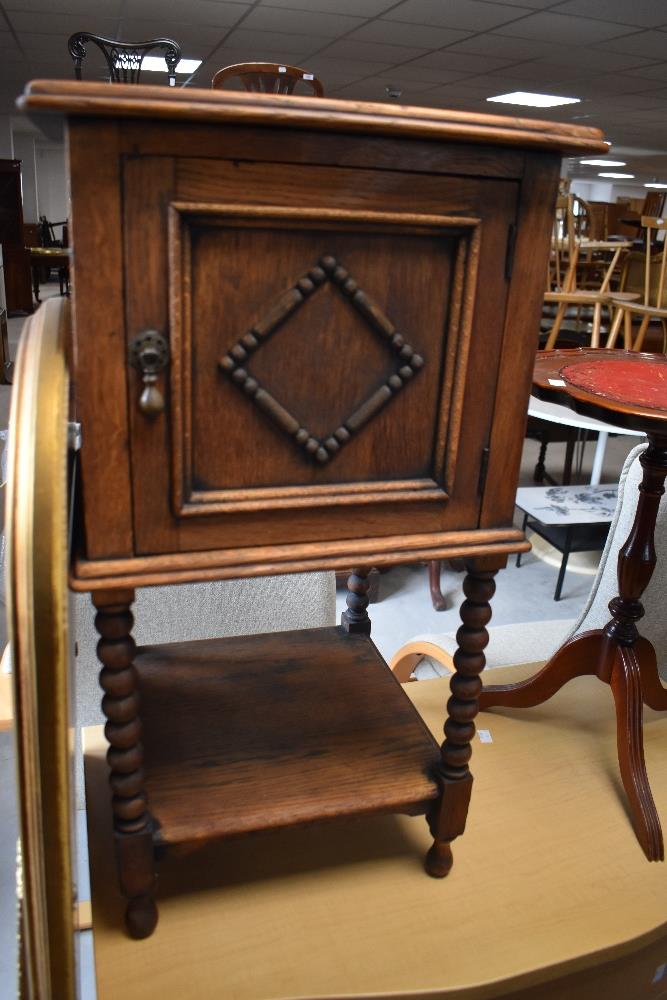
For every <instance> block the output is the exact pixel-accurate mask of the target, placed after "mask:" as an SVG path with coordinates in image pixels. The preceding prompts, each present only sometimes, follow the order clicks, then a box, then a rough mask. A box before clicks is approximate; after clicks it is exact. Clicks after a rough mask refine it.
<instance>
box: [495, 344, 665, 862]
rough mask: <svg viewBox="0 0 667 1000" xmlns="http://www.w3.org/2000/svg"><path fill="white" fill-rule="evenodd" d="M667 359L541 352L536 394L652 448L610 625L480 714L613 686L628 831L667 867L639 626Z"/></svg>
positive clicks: (657, 694) (660, 487)
mask: <svg viewBox="0 0 667 1000" xmlns="http://www.w3.org/2000/svg"><path fill="white" fill-rule="evenodd" d="M666 384H667V360H665V358H664V357H663V356H662V355H657V354H639V353H635V352H631V351H623V352H620V351H606V350H605V351H590V350H578V351H553V352H548V351H545V352H544V353H541V354H540V355H539V356H538V359H537V362H536V365H535V375H534V391H535V393H536V394H538V395H540V396H546V397H547V398H549V397H550V396H551V395H554V396H555V398H556V401H557V402H562V403H564V404H565V405H568V404H569V405H571V406H572V407H573V408H574V409H577V410H580V411H581V412H583V413H584V414H588V415H589V416H593V417H595V418H596V419H605V418H607V417H609V418H610V419H613V421H614V423H616V424H618V425H620V426H628V427H630V428H632V429H634V430H641V431H644V432H645V433H646V435H647V436H648V447H647V448H646V450H645V451H643V452H642V453H641V455H640V458H639V461H640V463H641V466H642V469H643V476H642V482H641V485H640V487H639V501H638V504H637V510H636V514H635V519H634V522H633V524H632V527H631V529H630V533H629V535H628V537H627V539H626V541H625V543H624V544H623V546H622V548H621V549H620V550H619V555H618V595H617V596H615V597H613V598H612V600H611V601H610V602H609V611H610V613H611V618H610V619H609V620H608V621H607V623H606V624H605V626H604V628H601V629H594V630H592V631H588V632H585V633H583V634H581V635H577V636H575V637H574V638H573V639H571V640H570V641H569V642H567V643H565V645H564V646H562V647H561V648H560V649H559V650H558V651H557V652H556V653H555V654H554V656H552V658H551V659H550V660H549V662H548V663H547V664H546V666H545V667H544V668H543V670H542V671H540V673H539V674H537V675H536V676H534V677H532V678H530V680H528V681H525V682H524V683H521V684H515V685H510V686H508V687H502V686H491V687H486V688H485V689H484V691H483V692H482V695H481V696H480V707H481V708H482V709H487V708H494V707H496V706H503V707H510V708H529V707H532V706H535V705H539V704H541V703H542V702H544V701H546V700H547V699H549V698H550V697H551V696H552V695H553V694H554V693H555V692H556V691H558V690H559V688H561V687H562V686H563V685H564V684H566V683H567V682H568V681H569V680H572V679H573V678H575V677H579V676H581V675H586V674H593V675H595V676H597V677H598V678H599V679H600V680H602V681H604V682H605V683H607V684H609V685H610V686H611V689H612V692H613V695H614V701H615V704H616V716H617V726H618V758H619V765H620V770H621V777H622V780H623V785H624V788H625V791H626V794H627V797H628V803H629V806H630V815H631V819H632V824H633V827H634V830H635V833H636V835H637V839H638V840H639V843H640V844H641V846H642V849H643V850H644V853H645V854H646V857H647V858H648V860H649V861H662V860H664V846H663V837H662V829H661V826H660V820H659V818H658V814H657V811H656V808H655V803H654V801H653V796H652V794H651V789H650V787H649V782H648V776H647V773H646V765H645V762H644V750H643V734H642V711H643V706H644V704H646V705H648V706H650V707H651V708H653V709H655V710H656V711H667V687H663V685H662V683H661V680H660V675H659V673H658V667H657V660H656V652H655V649H654V648H653V646H652V645H651V643H650V642H649V641H648V639H646V638H644V637H642V636H641V635H640V634H639V631H638V629H637V624H636V623H637V622H638V621H639V620H640V619H641V618H642V617H643V616H644V608H643V606H642V603H641V597H642V594H643V592H644V590H645V589H646V587H647V586H648V584H649V582H650V580H651V576H652V574H653V570H654V568H655V564H656V554H655V540H654V536H655V525H656V520H657V516H658V509H659V504H660V498H661V496H662V495H663V493H664V482H665V477H666V476H667V390H666V389H665V385H666Z"/></svg>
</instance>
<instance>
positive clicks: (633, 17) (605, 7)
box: [558, 0, 667, 28]
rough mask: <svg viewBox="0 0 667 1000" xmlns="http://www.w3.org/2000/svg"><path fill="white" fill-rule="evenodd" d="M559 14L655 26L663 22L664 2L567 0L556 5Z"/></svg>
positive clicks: (640, 25)
mask: <svg viewBox="0 0 667 1000" xmlns="http://www.w3.org/2000/svg"><path fill="white" fill-rule="evenodd" d="M558 13H559V14H576V15H579V16H581V17H593V18H597V19H599V20H601V21H615V22H617V23H618V24H631V25H636V26H637V27H640V28H656V27H657V26H658V25H660V24H664V23H665V20H667V18H666V17H665V4H664V3H663V2H662V0H657V2H656V0H632V2H631V3H630V2H628V0H567V2H566V3H562V4H560V6H559V7H558Z"/></svg>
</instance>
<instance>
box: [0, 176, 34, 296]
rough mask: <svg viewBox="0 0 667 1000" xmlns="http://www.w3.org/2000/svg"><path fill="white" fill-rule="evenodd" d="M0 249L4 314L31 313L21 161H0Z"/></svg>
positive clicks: (28, 258)
mask: <svg viewBox="0 0 667 1000" xmlns="http://www.w3.org/2000/svg"><path fill="white" fill-rule="evenodd" d="M0 245H1V246H2V262H3V265H4V271H3V273H4V280H5V296H6V299H7V312H8V314H9V315H12V314H14V313H17V312H24V313H31V312H32V292H31V288H30V257H29V254H28V251H27V250H26V249H25V246H24V243H23V198H22V195H21V161H20V160H0Z"/></svg>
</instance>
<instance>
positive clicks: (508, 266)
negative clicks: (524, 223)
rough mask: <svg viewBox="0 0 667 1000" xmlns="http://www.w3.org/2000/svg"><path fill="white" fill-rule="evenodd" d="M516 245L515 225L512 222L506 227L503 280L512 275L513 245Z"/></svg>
mask: <svg viewBox="0 0 667 1000" xmlns="http://www.w3.org/2000/svg"><path fill="white" fill-rule="evenodd" d="M515 246H516V226H515V225H514V223H513V222H512V223H511V224H510V226H509V227H508V229H507V249H506V250H505V281H509V280H510V278H511V277H512V270H513V268H514V247H515Z"/></svg>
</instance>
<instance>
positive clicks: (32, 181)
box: [14, 132, 39, 222]
mask: <svg viewBox="0 0 667 1000" xmlns="http://www.w3.org/2000/svg"><path fill="white" fill-rule="evenodd" d="M14 159H16V160H20V161H21V187H22V191H23V221H24V222H37V220H38V218H39V206H38V202H37V178H36V174H35V140H34V138H33V136H32V135H28V134H27V133H25V132H15V133H14Z"/></svg>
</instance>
